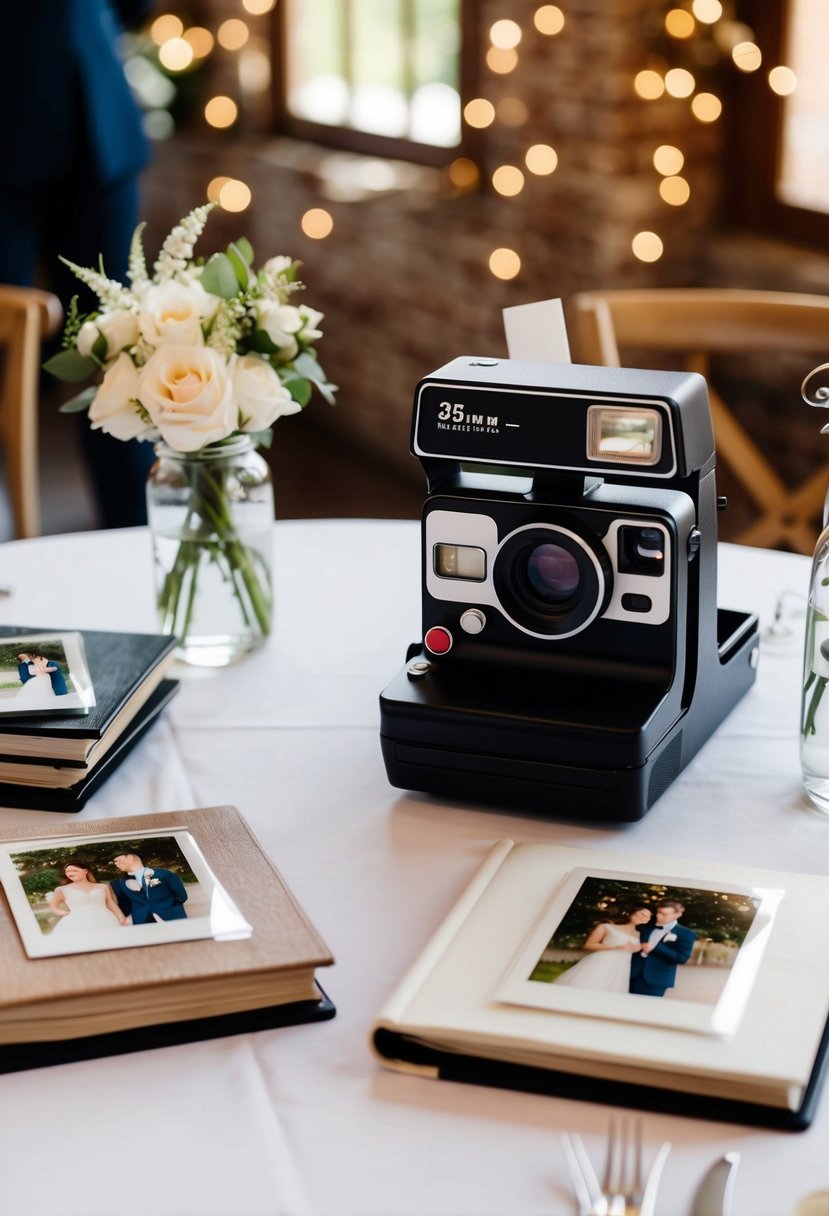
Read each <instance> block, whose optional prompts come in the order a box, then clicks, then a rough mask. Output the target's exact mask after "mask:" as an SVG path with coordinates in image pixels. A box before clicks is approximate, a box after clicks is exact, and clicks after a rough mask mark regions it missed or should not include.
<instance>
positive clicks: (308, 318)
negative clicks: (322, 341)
mask: <svg viewBox="0 0 829 1216" xmlns="http://www.w3.org/2000/svg"><path fill="white" fill-rule="evenodd" d="M297 312H298V313H299V316H300V320H301V321H302V337H303V338H304V339H305V341H306V342H316V341H317V339H318V338H321V337H322V330H321V329H319V328H318V326H319V323H320V321H321V320H322V318H323V317H324V316H325V313H322V312H317V310H316V308H308V307H306V305H304V304H300V306H299V308H298V309H297Z"/></svg>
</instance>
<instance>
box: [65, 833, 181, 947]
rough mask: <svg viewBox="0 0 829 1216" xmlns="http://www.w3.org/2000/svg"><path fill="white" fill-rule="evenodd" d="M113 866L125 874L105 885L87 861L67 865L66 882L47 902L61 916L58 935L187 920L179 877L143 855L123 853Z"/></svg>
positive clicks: (77, 861)
mask: <svg viewBox="0 0 829 1216" xmlns="http://www.w3.org/2000/svg"><path fill="white" fill-rule="evenodd" d="M112 864H113V865H114V866H115V867H116V869H117V870H119V871H120V872H121V874H122V875H123V876H124V877H122V878H114V879H112V880H111V881H110V882H105V881H104V882H99V881H98V879H97V877H96V875H95V871H94V870H93V869H92V867H91V866H90V865H89V864H88V863H87V861H86V860H85V859H83V858H71V859H70V860H69V861H67V863H66V864H65V865H64V867H63V874H64V878H65V882H64V883H62V884H61V885H60V886H59V887H56V888H55V890H54V891H53V892H52V894H51V895H50V896H49V898H48V900H47V902H48V904H49V907H50V908H51V910H52V912H53V913H54V914H55V916H56V917H58V920H57V922H56V923H55V924H54V926H53V928H52V930H51V933H52V936H53V937H56V936H58V935H60V936H61V937H62V938H64V937H66V936H67V934H79V933H80V934H84V933H99V932H102V931H105V930H107V929H112V928H113V927H114V925H115V924H117V925H120V926H121V927H122V928H123V927H125V926H129V925H146V924H152V923H159V922H162V921H169V920H181V919H183V918H184V917H186V916H187V911H186V909H185V907H184V905H185V903H186V902H187V891H186V889H185V886H184V883H183V882H182V881H181V879H180V878H179V876H178V874H175V873H173V871H172V870H167V869H164V868H163V867H150V866H145V865H144V862H143V861H142V859H141V858H140V857H139V856H138V854H137V853H131V852H130V853H119V854H117V856H115V857H113V858H112Z"/></svg>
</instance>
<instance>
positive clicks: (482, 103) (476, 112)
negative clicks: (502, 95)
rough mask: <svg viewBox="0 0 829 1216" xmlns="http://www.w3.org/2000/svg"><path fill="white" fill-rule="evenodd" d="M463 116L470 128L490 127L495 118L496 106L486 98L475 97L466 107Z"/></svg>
mask: <svg viewBox="0 0 829 1216" xmlns="http://www.w3.org/2000/svg"><path fill="white" fill-rule="evenodd" d="M463 116H464V118H465V119H466V121H467V122H468V123H469V125H470V127H478V128H482V127H488V126H489V124H490V123H491V122H492V121H493V120H494V118H495V106H494V105H493V104H492V102H491V101H487V100H486V98H485V97H473V98H472V100H471V101H468V102H467V103H466V105H465V106H464V108H463Z"/></svg>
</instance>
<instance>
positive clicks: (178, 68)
mask: <svg viewBox="0 0 829 1216" xmlns="http://www.w3.org/2000/svg"><path fill="white" fill-rule="evenodd" d="M158 58H159V59H160V60H161V63H162V65H163V66H164V67H165V68H166V69H167V71H168V72H183V71H184V69H185V68H189V66H190V64H191V63H192V62H193V48H192V47H191V45H190V43H189V42H185V41H184V39H183V38H168V39H167V41H166V42H165V43H164V45H163V46H161V47H159V49H158Z"/></svg>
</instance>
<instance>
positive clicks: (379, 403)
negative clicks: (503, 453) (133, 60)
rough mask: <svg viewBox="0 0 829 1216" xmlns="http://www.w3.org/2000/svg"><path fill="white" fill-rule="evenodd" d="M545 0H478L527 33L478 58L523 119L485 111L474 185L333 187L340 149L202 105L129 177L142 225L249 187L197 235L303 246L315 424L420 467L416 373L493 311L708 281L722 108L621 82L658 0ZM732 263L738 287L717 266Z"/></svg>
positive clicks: (483, 91) (486, 347)
mask: <svg viewBox="0 0 829 1216" xmlns="http://www.w3.org/2000/svg"><path fill="white" fill-rule="evenodd" d="M560 2H561V4H562V7H563V8H564V10H565V12H566V17H567V20H566V25H565V27H564V30H563V31H562V33H561V34H559V35H557V36H555V37H545V36H543V35H542V34H540V33H538V31H536V30H535V28H534V26H533V22H532V15H533V13H534V11H535V9H536V7H537V0H510V2H509V3H506V0H498V2H496V0H480V2H479V9H480V22H479V28H480V29H481V31H486V30H487V29H488V28H489V26H490V24H491V23H492V22H493V21H495V20H496V19H498V18H499V17H503V16H509V17H511V18H512V19H514V20H516V21H517V22H518V23H519V24H520V25H521V28H522V31H523V38H522V42H521V45H520V47H519V52H520V53H519V62H518V66H517V68H516V69H515V71H514V72H512V73H510V74H509V75H505V76H496V75H494V74H493V73H491V72H489V71H488V70H487V69H486V68H485V67H484V68H482V75H481V82H480V86H479V93H480V95H482V96H485V97H488V98H489V99H490V100H491V101H493V102H494V103H495V104H496V106H497V104H498V102H499V101H502V100H503V99H505V98H519V99H520V100H521V101H522V102H523V103H524V104H525V106H526V107H527V111H528V118H527V121H526V122H525V123H524V124H523V125H521V126H508V125H505V124H504V123H502V122H501V123H499V122H498V121H496V123H495V124H494V125H493V126H491V127H490V128H488V129H487V130H486V131H484V132H481V133H479V138H478V141H477V147H476V149H475V156H476V160H477V162H478V164H479V166H480V168H481V174H482V182H483V185H482V187H481V188H480V189H479V190H477V191H476V192H474V193H467V194H458V193H453V192H452V191H451V190H450V189H449V188H448V183H447V181H446V179H445V177H444V176H443V175H441V174H440V173H439V172H438V171H435V170H417V171H414V172H412V171H410V170H408V169H407V170H406V172H405V173H401V175H400V176H401V183H402V184H401V185H400V187H399V188H395V189H390V190H388V191H386V192H366V193H364V195H363V196H362V197H356V198H353V199H352V200H350V201H343V200H342V199H340V200H338V199H334V198H331V197H330V194H331V177H332V174H333V175H334V176H336V175H337V174H341V172H342V169H343V164H344V163H345V166H346V170H347V168H348V162H347V160H346V162H344V161H343V158H342V156H341V155H340V156H338V155H337V154H333V153H331V152H329V151H326V150H320V149H318V148H314V147H311V146H309V145H303V144H297V143H295V142H293V141H288V140H275V139H272V138H269V137H267V136H265V135H263V134H261V133H257V132H256V131H254V130H252V129H251V128H250V126H248V129H243V130H241V131H239V130H238V129H234V130H233V131H232V132H229V133H226V134H216V133H212V134H210V133H208V132H207V129H206V128H205V126H204V124H203V123H201V124H200V123H199V122H194V123H193V124H192V125H191V127H190V128H188V129H187V130H185V131H184V132H183V133H181V134H178V135H177V136H176V137H175V138H174V139H173V140H171V141H170V142H169V143H167V144H164V145H160V146H159V148H158V152H157V157H156V161H155V164H154V166H153V167H152V168H151V169H150V170H149V171H148V173H147V174H146V177H145V180H144V195H145V204H146V209H147V211H148V214H149V216H150V221H151V223H150V236H151V237H152V236H154V235H155V236H158V237H160V236H161V235H163V233H164V231H165V230H166V228H167V227H168V226H169V224H170V223H172V222H173V221H174V220H175V219H176V218H178V215H179V214H181V213H182V212H183V211H184V210H186V209H188V208H189V206H191V205H193V204H195V203H196V202H198V201H201V199H203V197H204V191H205V187H206V184H207V182H208V181H209V180H210V179H211V178H212V177H214V176H215V175H217V174H227V175H229V176H234V177H240V178H242V179H243V180H244V181H246V182H247V183H248V184H249V185H250V187H251V189H252V192H253V204H252V206H251V208H250V209H249V210H248V211H246V212H245V213H244V214H242V215H241V216H229V215H226V214H217V215H216V216H215V217H213V218H212V219H211V226H210V229H209V230H208V236H207V237H205V245H206V247H210V248H212V247H213V246H214V243H215V244H218V243H219V242H223V241H224V240H225V239H231V238H232V237H233V236H235V235H237V234H239V233H245V234H246V235H248V236H249V237H250V239H251V241H252V242H253V245H254V247H255V249H256V250H257V252H258V254H259V255H260V256H262V257H264V256H267V255H270V254H271V253H275V252H286V253H291V254H293V255H294V256H296V257H299V258H300V259H302V261H303V262H304V263H305V270H304V278H305V280H306V282H307V284H308V294H307V298H308V301H309V303H311V304H312V305H314V306H315V307H319V308H320V309H322V310H323V311H324V312H325V314H326V320H325V323H324V326H325V331H326V336H325V340H324V342H323V343H322V344H321V347H320V354H321V356H322V361H323V363H324V366H325V367H326V370H327V371H328V373H329V375H330V376H331V378H332V379H333V380H334V381H335V382H337V383H338V384H339V385H340V386H341V391H340V394H339V404H338V405H337V407H336V408H335V409H333V410H331V409H329V407H327V406H325V405H324V404H322V403H320V402H317V403H315V405H314V406H313V409H314V418H315V420H316V423H317V424H318V425H325V426H329V427H333V428H335V429H336V430H338V431H339V432H340V433H341V434H342V435H343V437H344V440H348V441H349V442H350V441H356V442H359V443H360V444H363V445H365V446H367V447H369V448H370V449H371V450H372V451H373V452H374V453H376V454H377V455H379V456H380V457H382V458H383V459H384V460H386V461H388V462H390V463H391V464H393V465H394V466H395V467H396V468H398V469H399V470H400V471H401V475H403V476H409V477H411V478H417V479H419V477H420V474H419V470H418V469H417V466H416V465H415V462H414V461H413V460H412V458H411V457H410V456H409V455H408V430H409V418H410V407H411V398H412V390H413V387H414V385H415V383H416V381H417V380H418V379H419V378H420V377H421V376H422V375H424V374H426V373H428V372H430V371H432V370H433V369H434V368H436V367H437V366H439V365H440V364H442V363H443V362H445V361H446V360H448V359H450V358H453V357H455V356H456V355H459V354H465V353H476V354H504V353H505V345H504V339H503V332H502V326H501V316H500V310H501V309H502V308H504V307H506V306H509V305H513V304H520V303H526V302H529V301H532V300H539V299H544V298H547V297H550V296H561V297H563V298H566V297H568V296H570V295H571V294H572V293H574V292H576V291H580V290H585V289H589V288H592V287H596V286H604V287H613V286H621V285H631V286H632V285H666V284H690V283H695V282H700V281H704V280H705V279H706V278H712V279H713V280H714V281H716V277H717V271H716V268H714V269H713V270H712V260H711V236H712V232H713V229H714V226H715V225H716V223H717V220H718V207H719V189H718V185H719V178H718V170H717V165H718V156H719V154H720V140H721V130H720V124H719V123H714V124H709V125H705V124H702V123H699V122H697V121H696V119H694V118H693V116H692V115H691V112H690V107H689V103H688V102H687V101H682V100H674V99H671V98H662V99H660V100H659V101H658V102H644V101H642V100H640V99H639V98H638V97H637V96H636V94H635V92H634V90H633V77H634V75H635V73H636V72H637V71H638V70H639V69H640V68H642V67H646V66H648V59H649V54H650V53H651V48H653V49H658V48H657V47H656V41H655V39H656V29H657V26H655V20H656V19H655V12H656V10H659V11H660V12H661V11H662V6H661V5H658V4H657V5H655V4H654V3H653V2H652V0H569V2H567V3H564V2H563V0H560ZM239 14H240V8H239V5H238V3H235V2H233V0H203V3H202V11H201V12H200V14H199V19H200V20H201V21H202V22H203V23H204V24H207V25H210V26H212V27H214V28H215V26H216V25H217V24H218V22H219V20H221V19H222V18H223V17H225V16H229V15H236V16H238V15H239ZM249 20H252V19H249ZM259 21H260V22H261V24H260V26H259V29H258V31H257V32H258V33H259V34H265V33H267V30H268V24H267V19H259ZM252 24H255V21H252ZM482 42H483V39H482ZM211 71H212V72H213V74H214V78H213V87H214V88H218V89H221V90H223V91H231V90H232V89H233V88H234V87H235V86H234V82H233V61H232V58H231V57H230V56H229V55H228V54H227V53H226V52H218V53H217V54H216V55H215V56H214V57H213V59H212V60H211ZM533 143H549V144H552V145H553V146H554V147H555V149H556V150H557V152H558V156H559V163H558V168H557V170H556V172H555V173H553V174H552V175H550V176H547V177H534V176H533V175H532V174H529V173H527V174H526V186H525V188H524V190H523V191H522V192H521V193H520V194H519V195H518V196H516V197H514V198H502V197H500V196H498V195H497V194H495V193H494V192H493V191H492V190H491V188H490V187H489V185H488V182H489V178H490V176H491V174H492V172H493V170H494V169H495V168H497V166H498V165H501V164H513V165H519V166H522V165H523V155H524V151H525V150H526V148H527V147H528V146H529V145H531V144H533ZM662 143H672V144H676V145H678V146H679V147H681V148H682V150H683V151H684V153H685V156H686V164H685V168H684V169H683V176H685V177H686V179H687V180H688V181H689V183H690V186H691V197H690V201H689V202H688V203H687V204H686V205H685V206H682V207H671V206H669V205H667V204H666V203H664V202H663V201H662V200H661V198H660V197H659V194H658V182H659V178H658V175H657V174H656V172H655V170H654V168H653V165H652V159H651V158H652V154H653V150H654V149H655V148H656V147H657V146H658V145H659V144H662ZM313 206H325V207H326V208H327V210H328V211H330V213H331V214H332V216H333V219H334V230H333V233H332V234H331V236H329V237H328V238H327V239H326V240H323V241H312V240H309V239H307V238H306V237H304V236H303V235H302V232H301V230H300V226H299V221H300V217H301V216H302V214H303V213H304V212H305V211H306V210H307V209H308V208H309V207H313ZM644 229H647V230H653V231H655V232H657V233H659V234H660V236H661V237H662V239H663V241H664V243H665V254H664V256H663V258H662V259H661V260H660V261H658V262H656V263H654V264H650V265H646V264H645V263H642V262H640V261H637V260H636V259H635V258H634V256H633V254H632V252H631V246H630V242H631V238H632V236H633V235H634V234H635V233H636V232H637V231H640V230H644ZM211 236H212V238H213V239H212V240H210V237H211ZM498 246H509V247H511V248H513V249H515V250H516V251H517V252H518V253H519V255H520V257H521V261H522V269H521V272H520V274H519V275H518V277H517V278H515V279H514V280H512V281H510V282H502V281H501V280H498V279H496V278H495V277H493V275H492V274H491V273H490V271H489V269H488V258H489V254H490V252H491V251H492V250H493V249H494V248H496V247H498ZM729 274H730V275H731V276H732V277H731V282H732V283H733V284H735V285H737V282H738V279H739V274H738V273H737V277H736V278H735V277H734V275H735V269H734V267H733V266H732V267H731V269H730V271H729V270H726V271H725V272H724V275H725V276H726V277H727V276H728V275H729ZM754 285H761V284H758V283H755V284H754ZM762 285H764V286H778V285H785V284H782V283H781V284H778V283H775V282H769V281H766V282H765V283H763V284H762ZM827 285H828V286H829V279H828V280H827Z"/></svg>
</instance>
